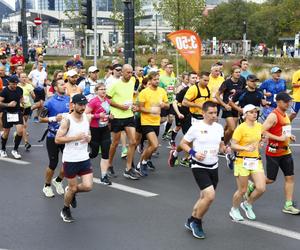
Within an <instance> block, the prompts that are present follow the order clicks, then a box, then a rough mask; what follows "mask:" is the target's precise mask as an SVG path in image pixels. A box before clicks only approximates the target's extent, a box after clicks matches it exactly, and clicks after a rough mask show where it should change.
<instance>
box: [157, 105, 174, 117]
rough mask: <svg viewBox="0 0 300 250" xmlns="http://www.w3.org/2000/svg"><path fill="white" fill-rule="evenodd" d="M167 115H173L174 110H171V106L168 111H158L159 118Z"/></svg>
mask: <svg viewBox="0 0 300 250" xmlns="http://www.w3.org/2000/svg"><path fill="white" fill-rule="evenodd" d="M168 115H175V110H174V108H173V105H170V108H168V109H161V110H160V117H166V116H168Z"/></svg>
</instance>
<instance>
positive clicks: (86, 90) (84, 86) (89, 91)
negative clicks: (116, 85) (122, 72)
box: [78, 78, 97, 101]
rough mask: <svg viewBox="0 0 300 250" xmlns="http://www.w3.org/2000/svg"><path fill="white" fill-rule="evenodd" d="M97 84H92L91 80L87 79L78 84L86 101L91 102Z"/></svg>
mask: <svg viewBox="0 0 300 250" xmlns="http://www.w3.org/2000/svg"><path fill="white" fill-rule="evenodd" d="M96 85H97V82H94V81H93V80H92V79H90V78H87V79H84V80H83V81H81V82H80V83H79V85H78V86H79V87H80V88H81V91H82V94H83V95H85V96H86V98H87V100H88V101H89V100H91V99H92V98H93V97H94V96H95V86H96Z"/></svg>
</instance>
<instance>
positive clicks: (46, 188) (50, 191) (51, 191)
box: [43, 186, 54, 198]
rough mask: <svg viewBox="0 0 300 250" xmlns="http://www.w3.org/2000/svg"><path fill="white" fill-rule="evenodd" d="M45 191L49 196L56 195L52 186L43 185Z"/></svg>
mask: <svg viewBox="0 0 300 250" xmlns="http://www.w3.org/2000/svg"><path fill="white" fill-rule="evenodd" d="M43 192H44V194H45V196H46V197H48V198H52V197H54V193H53V190H52V187H51V186H47V187H45V186H44V187H43Z"/></svg>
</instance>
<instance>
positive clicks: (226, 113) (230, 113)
mask: <svg viewBox="0 0 300 250" xmlns="http://www.w3.org/2000/svg"><path fill="white" fill-rule="evenodd" d="M228 117H236V118H238V117H239V112H238V111H236V110H231V111H227V110H224V109H223V111H222V118H225V119H226V118H228Z"/></svg>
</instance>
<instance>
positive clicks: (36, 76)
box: [28, 69, 47, 88]
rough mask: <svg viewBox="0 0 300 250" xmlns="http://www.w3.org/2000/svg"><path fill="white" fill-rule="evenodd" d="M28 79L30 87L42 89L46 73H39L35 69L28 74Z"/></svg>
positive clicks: (43, 71)
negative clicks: (30, 82)
mask: <svg viewBox="0 0 300 250" xmlns="http://www.w3.org/2000/svg"><path fill="white" fill-rule="evenodd" d="M28 78H29V79H30V80H31V81H32V85H33V86H34V87H35V88H38V87H39V88H44V83H45V80H46V79H47V72H46V71H45V70H42V71H39V70H37V69H35V70H32V71H31V72H30V73H29V75H28Z"/></svg>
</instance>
